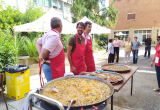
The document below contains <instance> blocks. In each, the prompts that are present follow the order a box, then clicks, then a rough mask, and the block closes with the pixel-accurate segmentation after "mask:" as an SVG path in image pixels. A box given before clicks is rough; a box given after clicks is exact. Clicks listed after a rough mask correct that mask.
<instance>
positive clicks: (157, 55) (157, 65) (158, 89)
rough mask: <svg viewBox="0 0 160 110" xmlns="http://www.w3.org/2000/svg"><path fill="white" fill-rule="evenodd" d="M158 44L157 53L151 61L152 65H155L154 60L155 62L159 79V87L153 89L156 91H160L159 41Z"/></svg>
mask: <svg viewBox="0 0 160 110" xmlns="http://www.w3.org/2000/svg"><path fill="white" fill-rule="evenodd" d="M157 44H158V46H157V47H156V48H155V50H156V53H155V55H154V57H153V60H152V61H151V67H153V62H155V69H156V75H157V81H158V88H157V89H153V90H154V91H160V43H159V42H158V43H157ZM159 95H160V93H159Z"/></svg>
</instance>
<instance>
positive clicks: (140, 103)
mask: <svg viewBox="0 0 160 110" xmlns="http://www.w3.org/2000/svg"><path fill="white" fill-rule="evenodd" d="M104 53H105V51H99V52H97V53H94V58H95V62H96V69H100V66H101V65H103V64H106V63H107V54H104ZM154 53H155V51H154V48H153V47H152V52H151V54H152V55H151V57H153V54H154ZM143 54H144V47H142V48H141V49H140V51H139V60H138V63H137V64H132V62H131V63H130V64H129V65H130V66H138V67H139V69H138V71H137V72H136V73H135V75H134V82H133V95H132V96H131V95H130V85H131V81H130V80H129V81H128V83H126V85H125V86H124V87H123V88H122V89H121V90H120V91H119V92H118V93H115V94H114V101H113V102H114V110H160V96H159V95H158V92H154V91H153V89H154V88H157V79H156V72H155V68H154V67H153V68H152V67H150V62H151V59H144V58H143V56H142V55H143ZM123 56H124V50H123V49H122V48H121V51H120V57H121V58H120V62H119V63H124V58H123ZM66 61H67V60H66ZM130 61H132V55H131V59H130ZM35 65H36V64H35ZM35 65H34V66H33V65H31V66H30V67H31V71H32V69H36V68H38V67H37V66H35ZM32 66H33V68H32ZM36 71H37V70H35V74H37V73H38V72H36ZM66 72H69V66H68V64H67V62H66ZM38 78H39V77H38V75H32V76H31V89H32V88H35V87H38V86H40V85H39V80H38ZM24 101H25V98H23V99H21V100H18V101H13V100H11V99H8V98H7V102H8V105H9V110H20V108H21V106H22V105H23V103H24ZM107 108H108V109H107V110H110V99H109V100H108V106H107ZM0 110H6V108H5V104H4V102H3V99H2V95H0Z"/></svg>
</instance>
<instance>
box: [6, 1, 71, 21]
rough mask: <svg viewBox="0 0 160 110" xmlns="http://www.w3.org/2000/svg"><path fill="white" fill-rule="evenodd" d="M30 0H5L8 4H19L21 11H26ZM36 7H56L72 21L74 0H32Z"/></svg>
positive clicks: (45, 8) (46, 8)
mask: <svg viewBox="0 0 160 110" xmlns="http://www.w3.org/2000/svg"><path fill="white" fill-rule="evenodd" d="M28 1H30V0H5V3H6V5H11V6H18V7H19V9H20V11H21V12H25V10H26V8H27V5H28ZM32 1H33V2H34V3H35V5H36V7H42V8H43V9H44V10H46V11H47V10H48V9H50V8H54V9H55V10H56V11H57V12H58V13H59V14H60V15H61V16H63V17H64V18H65V19H67V20H69V21H72V14H71V7H72V0H32Z"/></svg>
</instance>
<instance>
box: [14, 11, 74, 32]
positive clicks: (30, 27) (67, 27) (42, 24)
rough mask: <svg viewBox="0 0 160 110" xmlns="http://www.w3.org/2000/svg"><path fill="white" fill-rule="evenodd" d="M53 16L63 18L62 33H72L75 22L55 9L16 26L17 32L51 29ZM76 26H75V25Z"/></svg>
mask: <svg viewBox="0 0 160 110" xmlns="http://www.w3.org/2000/svg"><path fill="white" fill-rule="evenodd" d="M53 17H59V18H60V19H61V20H62V26H63V29H62V34H72V33H73V31H72V30H73V26H74V25H73V24H72V23H71V22H69V21H67V20H65V19H63V17H61V16H60V15H59V14H58V12H57V11H56V10H55V9H53V8H52V9H50V10H49V11H48V12H47V13H46V14H44V15H43V16H42V17H40V18H39V19H37V20H35V21H33V22H31V23H26V24H22V25H19V26H14V31H15V32H33V31H34V32H47V31H49V30H50V29H51V26H50V21H51V19H52V18H53ZM74 28H75V27H74Z"/></svg>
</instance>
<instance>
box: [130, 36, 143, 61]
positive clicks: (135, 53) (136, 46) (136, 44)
mask: <svg viewBox="0 0 160 110" xmlns="http://www.w3.org/2000/svg"><path fill="white" fill-rule="evenodd" d="M141 46H142V45H141V44H140V42H139V41H137V37H136V36H135V37H134V41H133V42H132V53H133V64H137V61H138V49H139V48H140V47H141Z"/></svg>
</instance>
